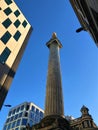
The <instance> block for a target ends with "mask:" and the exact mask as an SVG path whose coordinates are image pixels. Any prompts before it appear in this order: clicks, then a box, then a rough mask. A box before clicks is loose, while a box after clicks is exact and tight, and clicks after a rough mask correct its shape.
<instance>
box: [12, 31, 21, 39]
mask: <svg viewBox="0 0 98 130" xmlns="http://www.w3.org/2000/svg"><path fill="white" fill-rule="evenodd" d="M20 36H21V33H20V32H19V31H17V32H16V33H15V35H14V36H13V37H14V39H15V40H16V41H18V39H19V38H20Z"/></svg>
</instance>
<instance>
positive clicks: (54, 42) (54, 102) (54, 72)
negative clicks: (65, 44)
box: [45, 33, 64, 117]
mask: <svg viewBox="0 0 98 130" xmlns="http://www.w3.org/2000/svg"><path fill="white" fill-rule="evenodd" d="M46 45H47V47H48V48H49V51H50V54H49V64H48V75H47V85H46V102H45V117H46V116H51V115H59V116H63V115H64V110H63V109H64V108H63V94H62V81H61V70H60V56H59V49H60V48H61V47H62V44H61V43H60V41H59V40H58V39H57V37H56V34H55V33H53V35H52V38H51V39H50V41H49V42H48V43H47V44H46Z"/></svg>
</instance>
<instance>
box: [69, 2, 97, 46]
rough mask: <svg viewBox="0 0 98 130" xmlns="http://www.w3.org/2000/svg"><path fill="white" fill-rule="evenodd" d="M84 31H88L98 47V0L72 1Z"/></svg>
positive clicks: (78, 30) (80, 29)
mask: <svg viewBox="0 0 98 130" xmlns="http://www.w3.org/2000/svg"><path fill="white" fill-rule="evenodd" d="M70 3H71V5H72V7H73V9H74V12H75V13H76V15H77V17H78V19H79V22H80V24H81V28H79V29H77V30H76V31H77V32H80V31H82V30H85V31H88V32H89V33H90V35H91V36H92V38H93V39H94V41H95V43H96V45H97V46H98V0H70Z"/></svg>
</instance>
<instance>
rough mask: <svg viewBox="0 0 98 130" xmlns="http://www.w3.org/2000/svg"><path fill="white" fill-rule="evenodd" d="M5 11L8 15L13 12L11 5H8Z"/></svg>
mask: <svg viewBox="0 0 98 130" xmlns="http://www.w3.org/2000/svg"><path fill="white" fill-rule="evenodd" d="M4 13H5V14H6V15H7V16H8V15H10V14H11V13H12V10H11V8H10V7H7V8H6V9H5V10H4Z"/></svg>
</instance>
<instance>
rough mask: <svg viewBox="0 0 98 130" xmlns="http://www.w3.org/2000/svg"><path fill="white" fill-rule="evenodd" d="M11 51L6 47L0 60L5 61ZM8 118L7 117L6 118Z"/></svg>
mask: <svg viewBox="0 0 98 130" xmlns="http://www.w3.org/2000/svg"><path fill="white" fill-rule="evenodd" d="M10 53H11V51H10V50H9V49H8V48H7V47H6V48H5V49H4V51H3V52H2V54H1V56H0V62H1V63H5V62H6V60H7V58H8V57H9V55H10ZM8 119H9V118H8Z"/></svg>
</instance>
